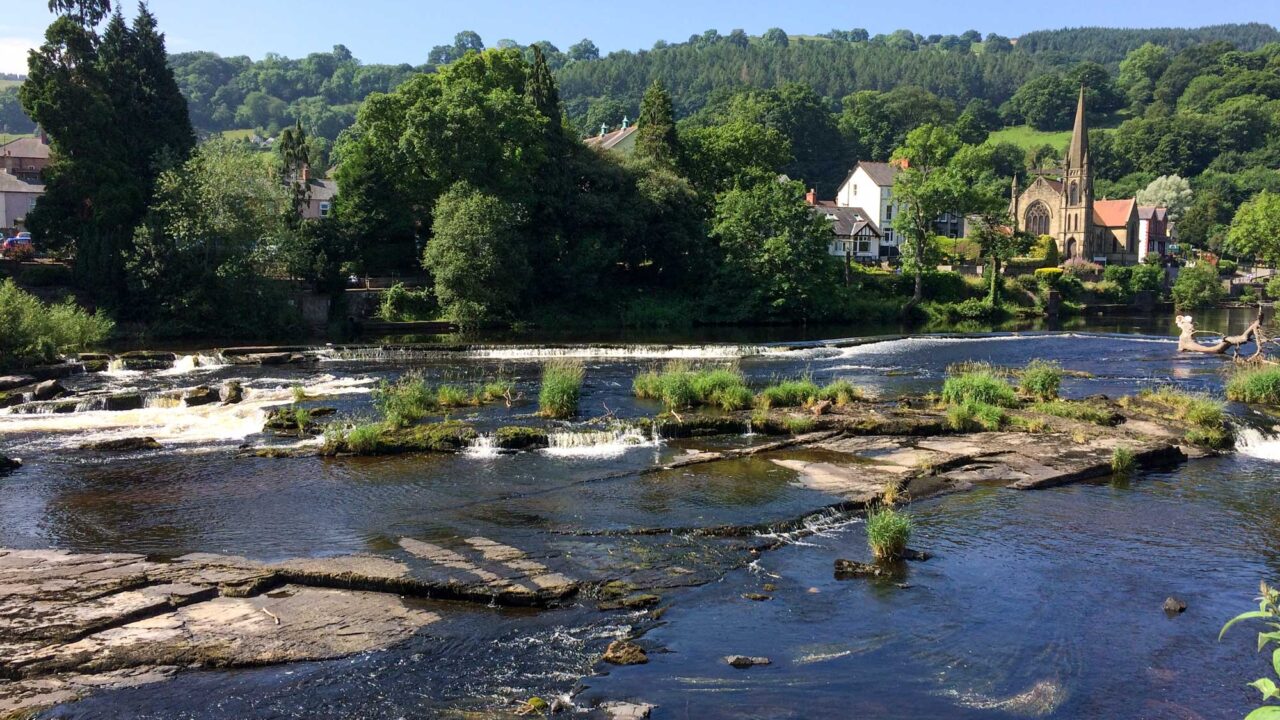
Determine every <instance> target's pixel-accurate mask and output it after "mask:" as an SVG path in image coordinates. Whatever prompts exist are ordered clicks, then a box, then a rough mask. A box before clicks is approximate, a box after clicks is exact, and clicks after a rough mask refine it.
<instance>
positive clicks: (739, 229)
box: [711, 182, 834, 319]
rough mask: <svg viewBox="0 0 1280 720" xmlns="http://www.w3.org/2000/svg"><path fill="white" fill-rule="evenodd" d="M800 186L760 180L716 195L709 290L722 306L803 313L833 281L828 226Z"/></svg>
mask: <svg viewBox="0 0 1280 720" xmlns="http://www.w3.org/2000/svg"><path fill="white" fill-rule="evenodd" d="M804 193H805V189H804V186H803V185H801V184H800V183H797V182H764V183H759V184H756V185H754V186H752V187H749V188H736V189H733V190H729V191H728V192H726V193H724V194H723V195H721V196H720V197H719V198H718V199H717V201H716V209H715V218H714V220H713V222H712V229H711V236H712V237H713V238H714V239H716V240H717V241H718V242H719V245H720V252H721V255H722V257H723V260H722V263H721V267H720V272H719V273H718V275H717V288H716V292H715V295H716V296H717V297H718V298H720V299H721V302H722V303H725V304H726V306H727V307H734V306H736V308H737V309H738V310H739V311H740V312H742V313H746V314H747V316H748V317H771V318H782V319H805V318H809V317H812V316H813V314H814V312H815V309H816V306H817V304H818V303H819V302H820V301H821V300H822V299H823V296H824V294H825V293H827V292H828V291H830V290H831V288H832V287H833V286H834V285H833V280H834V276H833V274H832V271H831V267H832V266H831V263H830V261H829V258H828V256H827V245H828V243H830V242H831V227H830V224H829V221H827V220H825V219H824V218H822V217H820V216H818V215H817V214H815V213H814V212H813V210H812V208H810V207H809V205H808V203H806V202H805V199H804ZM744 319H745V318H744Z"/></svg>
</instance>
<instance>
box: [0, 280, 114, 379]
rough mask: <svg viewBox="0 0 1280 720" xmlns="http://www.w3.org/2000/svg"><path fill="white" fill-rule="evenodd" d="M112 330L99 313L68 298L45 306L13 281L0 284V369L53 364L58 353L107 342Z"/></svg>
mask: <svg viewBox="0 0 1280 720" xmlns="http://www.w3.org/2000/svg"><path fill="white" fill-rule="evenodd" d="M113 329H115V323H114V322H112V321H111V319H110V318H108V317H107V316H106V315H105V314H103V313H102V311H98V312H97V313H94V314H89V313H87V312H85V311H84V310H82V309H80V308H79V307H77V306H76V304H75V302H73V301H72V300H70V299H68V300H67V301H66V302H63V303H61V304H58V305H46V304H44V303H42V302H40V300H39V299H38V298H36V296H34V295H32V294H30V293H27V292H24V291H23V290H20V289H19V288H18V286H17V285H16V284H14V282H13V280H5V281H4V282H3V283H0V370H7V369H11V368H20V367H26V366H28V365H35V364H39V363H48V362H54V361H55V360H57V359H58V353H60V352H76V351H79V350H84V349H86V348H89V347H92V346H94V345H96V344H98V343H100V342H102V341H103V340H106V339H107V336H108V335H110V334H111V331H112V330H113Z"/></svg>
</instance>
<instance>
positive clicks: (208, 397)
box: [182, 385, 220, 407]
mask: <svg viewBox="0 0 1280 720" xmlns="http://www.w3.org/2000/svg"><path fill="white" fill-rule="evenodd" d="M219 399H220V398H219V397H218V393H217V392H216V391H214V389H213V388H211V387H209V386H207V385H201V386H199V387H195V388H191V389H190V390H188V391H186V392H184V393H183V394H182V404H183V405H185V406H186V407H200V406H202V405H211V404H213V403H216V402H218V401H219Z"/></svg>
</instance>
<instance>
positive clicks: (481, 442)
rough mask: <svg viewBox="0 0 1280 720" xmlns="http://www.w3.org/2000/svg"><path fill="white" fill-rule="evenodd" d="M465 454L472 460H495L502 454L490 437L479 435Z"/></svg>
mask: <svg viewBox="0 0 1280 720" xmlns="http://www.w3.org/2000/svg"><path fill="white" fill-rule="evenodd" d="M465 454H466V455H467V457H473V458H496V457H498V456H499V455H501V454H502V449H501V448H499V447H498V443H497V441H496V440H494V438H493V436H492V435H481V436H480V437H478V438H476V439H475V440H474V441H473V442H472V443H471V446H470V447H468V448H467V450H466V453H465Z"/></svg>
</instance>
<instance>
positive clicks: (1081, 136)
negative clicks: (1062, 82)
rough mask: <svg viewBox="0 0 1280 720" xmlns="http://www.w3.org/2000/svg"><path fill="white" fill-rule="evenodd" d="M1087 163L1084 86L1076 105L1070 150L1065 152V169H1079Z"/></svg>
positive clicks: (1087, 132)
mask: <svg viewBox="0 0 1280 720" xmlns="http://www.w3.org/2000/svg"><path fill="white" fill-rule="evenodd" d="M1088 162H1089V129H1088V128H1087V127H1086V126H1085V121H1084V86H1083V85H1081V86H1080V102H1079V103H1078V104H1077V105H1076V125H1075V128H1074V129H1073V130H1072V132H1071V148H1070V149H1069V150H1067V167H1069V168H1072V169H1076V170H1078V169H1080V168H1082V167H1084V166H1085V165H1086V164H1088Z"/></svg>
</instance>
